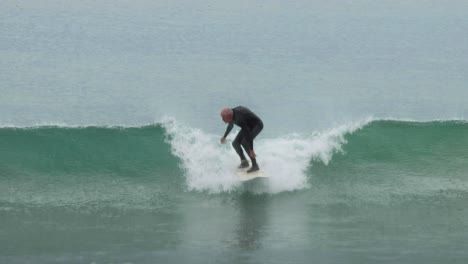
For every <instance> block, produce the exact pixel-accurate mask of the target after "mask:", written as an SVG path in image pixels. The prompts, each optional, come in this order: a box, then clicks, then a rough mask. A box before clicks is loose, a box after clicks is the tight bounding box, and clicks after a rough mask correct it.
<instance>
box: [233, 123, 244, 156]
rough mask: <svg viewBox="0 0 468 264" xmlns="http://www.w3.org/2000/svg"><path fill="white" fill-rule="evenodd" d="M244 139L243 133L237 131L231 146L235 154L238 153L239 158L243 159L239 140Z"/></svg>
mask: <svg viewBox="0 0 468 264" xmlns="http://www.w3.org/2000/svg"><path fill="white" fill-rule="evenodd" d="M242 141H244V133H243V131H242V130H241V131H239V133H238V134H237V136H236V138H235V139H234V141H233V142H232V147H233V148H234V149H235V150H236V152H237V155H239V157H240V159H241V160H245V155H244V151H243V150H242V148H241V142H242Z"/></svg>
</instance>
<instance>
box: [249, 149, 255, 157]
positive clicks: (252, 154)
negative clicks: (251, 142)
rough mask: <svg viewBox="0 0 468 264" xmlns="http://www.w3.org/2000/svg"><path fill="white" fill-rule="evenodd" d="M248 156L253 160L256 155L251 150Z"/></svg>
mask: <svg viewBox="0 0 468 264" xmlns="http://www.w3.org/2000/svg"><path fill="white" fill-rule="evenodd" d="M249 156H250V157H251V158H253V159H255V156H256V155H255V152H254V150H253V149H251V150H250V152H249Z"/></svg>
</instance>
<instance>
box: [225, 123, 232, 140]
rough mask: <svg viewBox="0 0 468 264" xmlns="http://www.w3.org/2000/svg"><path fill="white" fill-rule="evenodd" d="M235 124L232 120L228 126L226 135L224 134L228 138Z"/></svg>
mask: <svg viewBox="0 0 468 264" xmlns="http://www.w3.org/2000/svg"><path fill="white" fill-rule="evenodd" d="M233 126H234V123H233V122H230V123H229V125H228V126H227V128H226V132H225V133H224V136H223V137H224V138H226V137H227V136H228V135H229V133H231V130H232V127H233Z"/></svg>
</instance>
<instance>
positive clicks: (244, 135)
mask: <svg viewBox="0 0 468 264" xmlns="http://www.w3.org/2000/svg"><path fill="white" fill-rule="evenodd" d="M221 118H222V119H223V121H224V122H225V123H227V124H228V126H227V128H226V132H225V133H224V136H223V137H222V138H221V144H224V143H226V137H227V135H228V134H229V133H230V132H231V130H232V127H233V126H234V125H237V126H239V127H240V128H241V131H239V133H238V134H237V136H236V138H235V139H234V141H233V142H232V146H233V147H234V149H235V150H236V152H237V155H239V157H240V159H241V164H240V165H239V168H240V169H242V168H247V167H248V166H249V162H248V161H247V159H246V158H245V156H244V152H243V151H242V148H241V145H242V147H243V148H244V150H245V152H247V153H249V156H250V160H251V161H252V167H250V169H248V170H247V173H250V172H253V171H258V170H259V169H260V168H259V167H258V164H257V160H256V158H255V157H256V155H255V151H254V148H253V140H254V138H255V137H256V136H257V135H258V134H259V133H260V131H262V129H263V122H262V120H261V119H260V118H259V117H258V116H257V115H256V114H254V113H253V112H252V111H250V109H248V108H247V107H243V106H238V107H235V108H232V109H231V108H228V107H226V108H223V109H222V110H221Z"/></svg>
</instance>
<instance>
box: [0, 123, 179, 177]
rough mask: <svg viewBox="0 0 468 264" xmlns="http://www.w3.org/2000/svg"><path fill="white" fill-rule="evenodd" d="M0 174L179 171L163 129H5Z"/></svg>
mask: <svg viewBox="0 0 468 264" xmlns="http://www.w3.org/2000/svg"><path fill="white" fill-rule="evenodd" d="M0 149H1V150H0V170H1V171H0V173H2V174H3V175H10V176H12V175H15V174H24V173H36V174H37V173H39V174H47V175H61V174H102V173H105V174H107V173H110V174H117V175H125V176H139V175H147V174H152V175H155V174H157V173H161V172H169V171H173V170H176V169H177V162H178V160H177V159H175V158H174V156H172V155H171V152H170V145H169V144H168V143H167V142H166V140H165V134H164V129H163V128H162V127H161V126H159V125H154V126H147V127H141V128H103V127H85V128H63V127H38V128H24V129H23V128H21V129H18V128H2V129H0Z"/></svg>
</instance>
